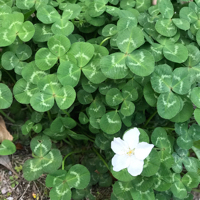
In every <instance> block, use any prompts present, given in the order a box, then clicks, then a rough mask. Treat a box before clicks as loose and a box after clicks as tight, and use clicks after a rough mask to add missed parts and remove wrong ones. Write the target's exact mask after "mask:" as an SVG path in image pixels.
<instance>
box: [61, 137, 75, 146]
mask: <svg viewBox="0 0 200 200" xmlns="http://www.w3.org/2000/svg"><path fill="white" fill-rule="evenodd" d="M63 141H64V142H65V143H67V144H69V145H70V146H73V145H72V144H71V143H70V142H69V141H67V140H66V139H63Z"/></svg>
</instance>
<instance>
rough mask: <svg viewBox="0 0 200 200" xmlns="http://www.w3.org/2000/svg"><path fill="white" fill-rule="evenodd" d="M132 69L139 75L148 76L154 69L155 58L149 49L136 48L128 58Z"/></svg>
mask: <svg viewBox="0 0 200 200" xmlns="http://www.w3.org/2000/svg"><path fill="white" fill-rule="evenodd" d="M126 64H127V66H128V67H129V68H130V70H131V71H132V72H133V73H134V74H136V75H138V76H148V75H150V74H151V73H152V72H153V71H154V65H155V60H154V57H153V55H152V54H151V53H150V52H149V51H147V50H144V49H142V50H136V51H134V52H133V53H132V54H130V55H128V57H127V60H126Z"/></svg>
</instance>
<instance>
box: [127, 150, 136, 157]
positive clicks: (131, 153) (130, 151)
mask: <svg viewBox="0 0 200 200" xmlns="http://www.w3.org/2000/svg"><path fill="white" fill-rule="evenodd" d="M134 153H135V149H129V151H128V152H127V154H128V155H129V156H131V155H134Z"/></svg>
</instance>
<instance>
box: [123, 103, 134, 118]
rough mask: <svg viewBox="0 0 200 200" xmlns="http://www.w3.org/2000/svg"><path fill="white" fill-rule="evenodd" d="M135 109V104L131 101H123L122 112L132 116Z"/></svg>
mask: <svg viewBox="0 0 200 200" xmlns="http://www.w3.org/2000/svg"><path fill="white" fill-rule="evenodd" d="M134 111H135V105H134V103H132V102H131V101H127V100H125V101H124V102H123V103H122V106H121V109H120V112H121V113H122V115H124V116H130V115H132V114H133V113H134Z"/></svg>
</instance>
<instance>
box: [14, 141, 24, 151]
mask: <svg viewBox="0 0 200 200" xmlns="http://www.w3.org/2000/svg"><path fill="white" fill-rule="evenodd" d="M15 146H16V149H17V150H21V149H23V146H22V145H21V144H20V143H19V142H18V143H16V144H15Z"/></svg>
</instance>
